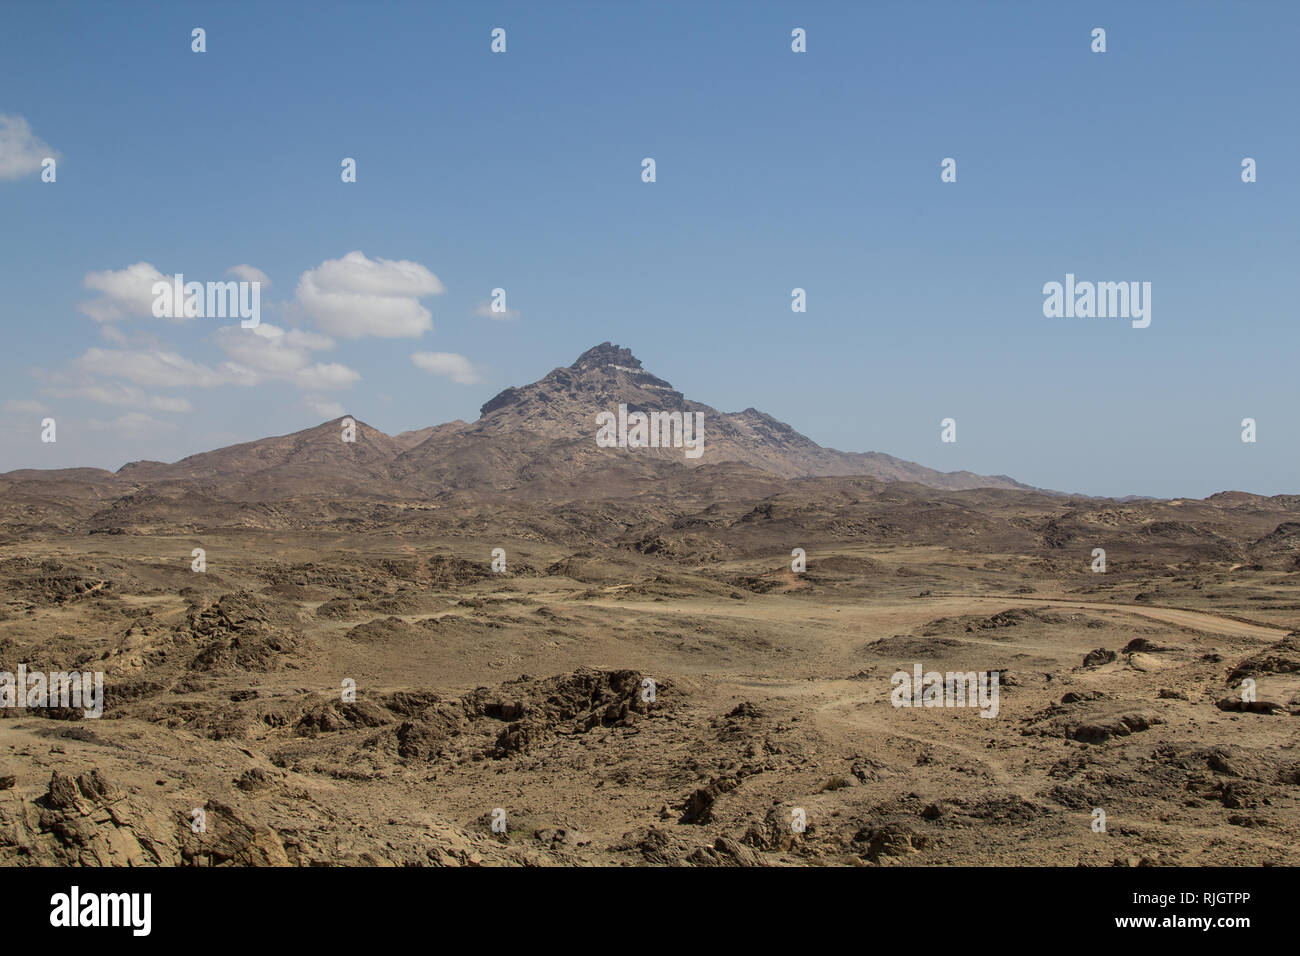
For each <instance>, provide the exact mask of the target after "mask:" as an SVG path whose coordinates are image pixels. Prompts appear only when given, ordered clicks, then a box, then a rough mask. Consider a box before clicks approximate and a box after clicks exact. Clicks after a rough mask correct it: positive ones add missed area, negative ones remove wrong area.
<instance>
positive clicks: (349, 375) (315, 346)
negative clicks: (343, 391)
mask: <svg viewBox="0 0 1300 956" xmlns="http://www.w3.org/2000/svg"><path fill="white" fill-rule="evenodd" d="M216 340H217V345H219V346H220V347H221V349H222V351H224V352H225V353H226V355H228V356H229V357H230V360H231V361H230V362H227V363H226V364H227V365H228V366H230V367H232V368H234V369H238V370H240V371H241V372H243V373H245V374H246V375H247V376H248V377H249V378H250V379H253V381H251V382H250V384H256V382H257V381H262V380H264V379H278V380H280V381H286V382H292V383H293V384H294V385H297V386H298V387H299V388H309V389H331V388H347V387H348V386H350V385H352V384H353V383H355V382H357V381H358V380H360V378H361V375H360V373H358V372H356V371H354V370H353V369H350V368H348V367H347V366H346V365H340V364H339V363H337V362H317V363H313V362H312V361H311V353H312V352H313V351H319V350H324V349H330V348H333V347H334V340H333V339H331V338H328V337H327V336H324V335H318V334H317V333H315V332H302V331H299V330H298V329H282V328H280V327H279V326H275V325H271V324H270V323H269V322H263V323H261V324H260V325H258V326H257V327H256V328H254V329H244V328H240V327H238V326H234V325H228V326H224V327H222V328H220V329H218V330H217V334H216Z"/></svg>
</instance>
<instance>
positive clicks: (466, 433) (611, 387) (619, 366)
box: [394, 342, 1029, 490]
mask: <svg viewBox="0 0 1300 956" xmlns="http://www.w3.org/2000/svg"><path fill="white" fill-rule="evenodd" d="M620 406H625V407H626V411H627V415H628V416H629V417H630V416H631V415H632V414H633V413H637V412H641V413H644V414H651V413H655V412H668V413H680V414H681V415H682V416H688V415H690V416H702V417H697V418H696V419H695V420H696V421H699V422H701V423H702V425H703V442H702V451H701V453H700V454H699V456H698V457H690V456H688V455H686V454H685V449H684V448H683V447H671V448H663V447H659V448H655V447H641V448H631V447H613V448H600V447H598V446H597V444H596V440H595V439H596V433H597V418H596V416H597V415H598V414H599V413H602V412H606V413H609V414H611V415H617V414H618V413H619V408H620ZM674 435H675V433H674ZM449 438H452V440H450V441H449V440H448V439H449ZM501 439H505V442H504V443H503V442H502V441H501ZM521 439H522V443H521ZM539 439H540V440H541V445H539V444H538V440H539ZM470 446H473V447H474V450H473V451H471V450H470ZM485 446H488V447H493V446H494V447H496V448H497V449H498V451H499V454H495V455H491V456H488V457H490V458H492V460H493V463H494V465H495V467H496V468H497V476H498V477H500V476H501V475H504V474H507V473H509V474H515V473H516V472H517V470H518V469H517V466H518V465H519V464H520V463H521V461H529V462H531V461H532V460H533V459H532V455H533V454H535V453H537V452H540V451H542V449H543V448H550V449H551V452H550V453H548V454H547V455H546V459H545V460H546V461H547V462H548V463H549V464H550V465H551V466H553V467H555V468H559V469H562V470H563V469H569V470H572V469H577V470H590V469H593V468H595V469H600V470H602V471H603V470H604V469H606V468H613V469H615V470H619V469H627V468H629V467H631V468H633V469H634V470H638V471H647V470H648V469H647V467H646V465H647V463H648V462H651V461H660V462H672V463H675V464H683V465H687V466H692V467H694V466H699V465H703V464H718V463H720V462H740V463H743V464H746V465H750V466H752V467H754V468H757V469H759V470H760V471H763V472H766V473H768V474H773V475H779V476H781V477H785V478H813V477H830V476H835V475H860V476H867V477H874V478H883V479H888V480H893V481H912V482H917V483H918V484H923V485H928V486H930V487H933V488H944V489H948V490H959V489H963V488H1019V489H1028V488H1029V486H1028V485H1023V484H1021V483H1019V482H1017V481H1014V480H1012V479H1011V478H1008V477H1006V476H1005V475H996V476H989V475H976V474H972V473H971V472H968V471H959V472H941V471H936V470H934V469H932V468H926V467H924V466H923V465H918V464H915V463H913V462H909V461H903V460H902V459H899V458H894V457H892V456H890V455H885V454H882V453H880V452H868V453H865V454H855V453H850V452H842V451H837V450H835V449H833V448H823V447H822V446H821V445H818V444H817V443H816V442H814V441H813V440H812V439H810V438H807V437H805V436H803V435H801V434H800V433H799V432H797V431H795V430H794V429H793V428H791V427H790V426H789V425H787V424H785V423H784V422H782V421H779V420H777V419H775V418H773V417H772V416H771V415H768V414H766V413H764V412H760V411H759V410H758V409H756V408H747V409H745V410H744V411H742V412H734V413H725V412H720V411H718V410H717V409H715V408H712V407H710V406H708V405H704V404H702V403H700V402H695V401H692V400H690V399H688V398H686V396H684V395H683V394H682V393H681V392H679V391H677V390H676V389H675V388H673V386H672V384H671V383H670V382H668V381H666V380H664V379H662V378H659V377H658V376H656V375H654V374H653V373H651V372H649V371H647V370H646V369H645V368H643V367H642V365H641V362H640V360H639V359H638V358H637V357H636V356H635V355H633V354H632V352H631V351H630V350H629V349H626V348H621V347H619V346H617V345H613V344H611V343H609V342H605V343H603V344H601V345H597V346H596V347H594V348H591V349H588V350H587V351H586V352H583V353H582V355H580V356H578V359H577V361H575V362H574V363H573V364H572V365H570V366H568V367H567V368H557V369H554V370H552V371H551V372H550V373H549V374H547V375H546V376H545V377H544V378H542V379H541V380H540V381H537V382H534V383H533V384H531V385H525V386H522V387H519V388H513V387H512V388H507V389H506V390H505V391H503V392H501V393H500V394H499V395H497V396H496V397H495V398H493V399H491V400H490V401H488V402H487V403H485V404H484V405H483V407H482V409H481V410H480V417H479V419H478V421H476V422H474V423H472V424H470V425H467V426H466V427H465V428H464V429H463V430H461V431H460V432H458V433H457V434H456V435H455V436H454V438H453V436H449V435H447V434H445V433H444V434H441V435H438V436H436V437H432V438H430V439H428V440H426V441H425V442H423V443H421V444H419V445H416V446H415V447H414V448H412V449H410V450H409V451H407V452H405V453H404V454H402V455H401V456H400V457H399V458H398V459H397V461H396V462H395V463H394V474H395V476H397V477H408V476H413V475H424V476H430V475H434V474H437V475H440V476H441V477H443V478H445V479H452V478H454V477H455V473H456V472H457V471H458V470H459V469H458V468H457V466H458V465H461V464H463V463H464V459H465V457H466V456H467V455H469V456H477V457H483V451H484V447H485ZM638 463H639V464H640V465H641V467H640V468H637V467H636V465H637V464H638ZM574 473H577V472H576V471H575V472H574ZM516 477H517V475H516Z"/></svg>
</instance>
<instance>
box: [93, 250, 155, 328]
mask: <svg viewBox="0 0 1300 956" xmlns="http://www.w3.org/2000/svg"><path fill="white" fill-rule="evenodd" d="M170 281H171V276H164V275H163V274H162V273H161V272H159V271H158V270H157V269H155V268H154V267H153V266H152V265H150V264H149V263H148V262H137V263H136V264H135V265H131V266H127V267H126V268H125V269H118V270H113V269H106V270H104V271H103V272H88V273H86V277H85V278H84V279H82V280H81V284H82V285H84V286H85V287H86V288H87V289H90V290H92V291H94V292H98V293H99V298H98V299H93V300H91V301H90V302H83V303H81V305H79V306H78V307H77V308H79V309H80V310H81V311H82V312H83V313H85V314H86V315H88V316H90V317H91V318H92V319H94V320H95V321H96V322H114V321H117V320H118V319H127V318H139V317H145V318H148V317H150V316H152V315H153V300H154V294H153V285H154V283H155V282H170ZM179 317H180V316H178V318H179Z"/></svg>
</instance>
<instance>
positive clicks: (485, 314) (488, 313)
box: [474, 302, 523, 322]
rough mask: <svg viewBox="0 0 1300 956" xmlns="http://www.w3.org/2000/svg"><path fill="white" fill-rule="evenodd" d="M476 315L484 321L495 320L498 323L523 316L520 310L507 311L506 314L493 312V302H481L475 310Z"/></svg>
mask: <svg viewBox="0 0 1300 956" xmlns="http://www.w3.org/2000/svg"><path fill="white" fill-rule="evenodd" d="M474 314H475V315H477V316H480V317H481V318H484V319H495V320H496V321H498V322H504V321H505V320H506V319H517V318H519V316H521V315H523V313H522V312H520V311H519V310H518V309H506V310H505V311H504V312H493V311H492V303H491V302H480V303H479V304H478V305H477V306H476V307H475V308H474Z"/></svg>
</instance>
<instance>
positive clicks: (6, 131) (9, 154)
mask: <svg viewBox="0 0 1300 956" xmlns="http://www.w3.org/2000/svg"><path fill="white" fill-rule="evenodd" d="M47 156H49V157H51V158H53V159H58V158H59V154H58V153H57V152H55V151H54V150H53V149H51V148H50V147H49V145H47V144H46V143H45V142H44V141H42V140H41V139H40V137H38V136H37V135H36V134H35V133H33V132H32V128H31V126H30V125H29V124H28V122H27V120H25V119H23V117H21V116H10V115H7V114H5V113H0V179H22V178H23V177H24V176H29V175H31V174H32V173H35V172H36V171H37V170H39V169H40V168H41V160H43V159H45V157H47Z"/></svg>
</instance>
